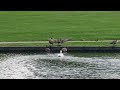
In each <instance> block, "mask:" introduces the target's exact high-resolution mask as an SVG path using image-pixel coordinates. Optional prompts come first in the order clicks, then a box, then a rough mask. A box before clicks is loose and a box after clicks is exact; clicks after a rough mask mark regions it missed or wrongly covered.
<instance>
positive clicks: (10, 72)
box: [0, 53, 120, 79]
mask: <svg viewBox="0 0 120 90" xmlns="http://www.w3.org/2000/svg"><path fill="white" fill-rule="evenodd" d="M0 79H120V54H119V53H69V54H67V55H65V57H64V58H59V57H57V54H41V53H37V54H35V53H34V54H23V53H22V54H11V53H7V54H2V53H1V54H0Z"/></svg>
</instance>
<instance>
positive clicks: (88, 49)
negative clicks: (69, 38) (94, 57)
mask: <svg viewBox="0 0 120 90" xmlns="http://www.w3.org/2000/svg"><path fill="white" fill-rule="evenodd" d="M46 48H49V49H50V52H59V51H60V50H61V49H62V48H67V50H68V52H91V53H92V52H118V53H119V52H120V47H93V46H90V47H86V46H84V47H83V46H67V47H63V46H61V47H23V46H22V47H0V52H1V53H2V52H13V53H14V52H46V51H45V50H46Z"/></svg>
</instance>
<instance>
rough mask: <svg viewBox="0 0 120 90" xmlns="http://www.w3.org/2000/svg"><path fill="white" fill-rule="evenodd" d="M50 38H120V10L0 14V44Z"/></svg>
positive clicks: (12, 12)
mask: <svg viewBox="0 0 120 90" xmlns="http://www.w3.org/2000/svg"><path fill="white" fill-rule="evenodd" d="M50 37H53V38H71V39H72V40H81V39H85V40H95V39H97V38H98V39H100V40H109V39H120V11H0V41H38V40H48V38H50ZM29 45H30V44H29ZM80 45H81V44H80ZM86 45H87V44H86Z"/></svg>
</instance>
